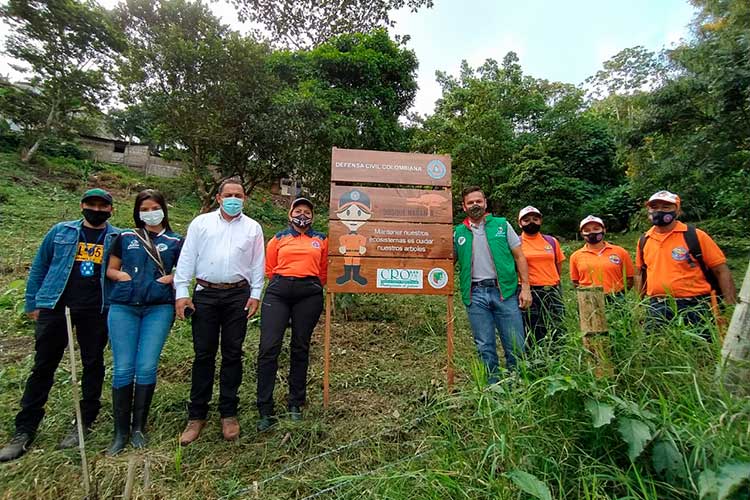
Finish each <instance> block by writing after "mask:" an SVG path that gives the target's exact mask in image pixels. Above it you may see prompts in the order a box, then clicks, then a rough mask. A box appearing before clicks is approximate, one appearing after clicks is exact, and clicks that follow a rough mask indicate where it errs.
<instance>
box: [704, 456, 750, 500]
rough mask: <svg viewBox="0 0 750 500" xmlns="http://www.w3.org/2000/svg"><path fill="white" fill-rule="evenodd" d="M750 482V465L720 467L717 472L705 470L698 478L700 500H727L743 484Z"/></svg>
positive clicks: (742, 463) (736, 464)
mask: <svg viewBox="0 0 750 500" xmlns="http://www.w3.org/2000/svg"><path fill="white" fill-rule="evenodd" d="M746 481H750V463H748V462H738V463H733V464H726V465H723V466H721V468H720V469H719V472H714V471H712V470H709V469H706V470H704V471H703V472H701V474H700V476H698V486H699V491H700V493H699V494H700V498H701V500H704V499H707V500H727V499H728V498H729V497H730V495H732V493H735V492H736V491H737V490H738V489H739V488H740V487H741V486H742V484H743V483H745V482H746Z"/></svg>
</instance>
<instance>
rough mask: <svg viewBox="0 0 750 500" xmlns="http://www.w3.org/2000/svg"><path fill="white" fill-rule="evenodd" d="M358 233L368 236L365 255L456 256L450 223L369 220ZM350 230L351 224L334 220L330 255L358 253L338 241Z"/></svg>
mask: <svg viewBox="0 0 750 500" xmlns="http://www.w3.org/2000/svg"><path fill="white" fill-rule="evenodd" d="M357 233H358V234H360V235H362V236H363V237H364V238H365V239H366V241H365V245H364V246H365V253H364V255H366V256H367V257H398V258H422V259H452V258H453V228H452V227H451V226H450V225H448V224H409V223H404V222H378V221H375V222H368V223H367V224H365V225H364V226H362V227H361V228H359V229H358V230H357ZM349 234H350V231H349V228H348V227H346V226H345V225H344V224H336V223H335V222H334V221H331V228H330V230H329V233H328V241H329V242H330V244H331V245H333V246H334V248H331V249H330V250H329V255H330V256H331V257H333V258H335V257H336V256H346V255H347V254H349V253H352V255H354V256H356V255H357V254H358V253H359V249H355V250H354V251H353V252H349V251H348V250H347V247H346V246H344V245H340V244H339V242H340V241H345V240H346V236H347V235H349Z"/></svg>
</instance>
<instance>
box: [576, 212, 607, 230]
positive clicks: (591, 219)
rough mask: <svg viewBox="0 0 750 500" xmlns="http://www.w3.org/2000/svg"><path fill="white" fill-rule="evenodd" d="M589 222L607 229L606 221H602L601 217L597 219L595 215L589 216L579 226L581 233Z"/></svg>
mask: <svg viewBox="0 0 750 500" xmlns="http://www.w3.org/2000/svg"><path fill="white" fill-rule="evenodd" d="M589 222H596V223H597V224H599V225H600V226H602V227H607V226H605V225H604V221H603V220H601V219H600V218H599V217H596V216H594V215H587V216H586V218H585V219H583V220H582V221H581V223H580V224H578V230H579V231H580V230H581V229H583V226H585V225H586V224H588V223H589Z"/></svg>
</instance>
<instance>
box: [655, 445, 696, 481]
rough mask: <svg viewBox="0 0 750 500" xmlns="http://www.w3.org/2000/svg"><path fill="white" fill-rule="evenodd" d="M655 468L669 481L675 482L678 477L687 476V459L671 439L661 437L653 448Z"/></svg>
mask: <svg viewBox="0 0 750 500" xmlns="http://www.w3.org/2000/svg"><path fill="white" fill-rule="evenodd" d="M651 460H652V463H653V465H654V470H655V471H656V472H657V474H659V475H660V476H662V477H663V478H664V479H665V480H666V481H667V482H669V483H672V484H674V483H675V482H676V480H678V479H684V478H686V477H687V474H686V473H685V459H684V457H683V456H682V453H681V452H680V450H678V449H677V446H676V445H675V444H674V442H673V441H672V440H671V439H667V438H660V439H658V440H657V441H656V442H655V443H654V447H653V449H652V450H651Z"/></svg>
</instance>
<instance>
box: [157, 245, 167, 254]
mask: <svg viewBox="0 0 750 500" xmlns="http://www.w3.org/2000/svg"><path fill="white" fill-rule="evenodd" d="M156 249H157V250H159V251H160V252H166V251H167V244H166V243H159V244H158V245H156Z"/></svg>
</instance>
